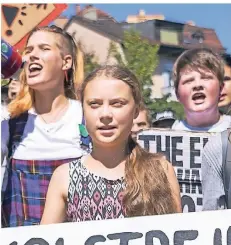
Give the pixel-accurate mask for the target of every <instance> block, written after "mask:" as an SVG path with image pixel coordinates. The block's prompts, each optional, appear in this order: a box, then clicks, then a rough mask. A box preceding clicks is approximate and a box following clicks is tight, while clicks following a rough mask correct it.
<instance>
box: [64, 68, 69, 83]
mask: <svg viewBox="0 0 231 245" xmlns="http://www.w3.org/2000/svg"><path fill="white" fill-rule="evenodd" d="M64 75H65V81H66V83H68V75H67V71H64Z"/></svg>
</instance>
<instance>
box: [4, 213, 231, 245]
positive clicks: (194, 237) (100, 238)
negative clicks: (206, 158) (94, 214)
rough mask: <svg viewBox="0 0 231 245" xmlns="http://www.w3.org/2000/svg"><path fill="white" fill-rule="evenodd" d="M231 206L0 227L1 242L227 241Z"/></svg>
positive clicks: (148, 244)
mask: <svg viewBox="0 0 231 245" xmlns="http://www.w3.org/2000/svg"><path fill="white" fill-rule="evenodd" d="M230 217H231V210H223V211H210V212H199V213H186V214H169V215H156V216H146V217H136V218H126V219H115V220H104V221H85V222H79V223H64V224H55V225H41V226H28V227H17V228H4V229H2V232H1V233H2V236H1V241H2V242H1V244H2V245H74V244H76V245H94V244H97V245H98V244H102V245H103V244H107V245H184V244H188V245H230V244H231V227H230V225H231V219H230Z"/></svg>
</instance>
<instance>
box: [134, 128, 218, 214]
mask: <svg viewBox="0 0 231 245" xmlns="http://www.w3.org/2000/svg"><path fill="white" fill-rule="evenodd" d="M212 135H214V133H201V132H186V131H174V130H164V129H162V130H161V129H148V130H144V131H142V132H140V133H139V135H138V137H137V138H138V143H139V144H140V145H141V146H142V147H144V148H145V149H147V150H148V151H150V152H153V153H156V152H161V153H163V154H164V155H165V156H166V158H167V159H168V160H169V161H170V162H171V163H172V164H173V167H174V169H175V172H176V175H177V179H178V182H179V185H180V191H181V200H182V208H183V211H184V212H195V211H201V210H202V205H203V194H202V186H201V163H202V153H203V148H204V146H205V144H206V143H207V142H208V139H209V137H210V136H212Z"/></svg>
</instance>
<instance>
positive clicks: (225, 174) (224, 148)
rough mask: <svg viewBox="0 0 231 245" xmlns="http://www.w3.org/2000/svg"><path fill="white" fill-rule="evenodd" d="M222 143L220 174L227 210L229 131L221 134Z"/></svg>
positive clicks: (230, 166) (230, 192) (230, 155)
mask: <svg viewBox="0 0 231 245" xmlns="http://www.w3.org/2000/svg"><path fill="white" fill-rule="evenodd" d="M221 141H222V173H223V183H224V190H225V199H226V204H227V207H228V208H231V181H230V179H231V130H230V129H227V130H226V131H223V132H222V133H221Z"/></svg>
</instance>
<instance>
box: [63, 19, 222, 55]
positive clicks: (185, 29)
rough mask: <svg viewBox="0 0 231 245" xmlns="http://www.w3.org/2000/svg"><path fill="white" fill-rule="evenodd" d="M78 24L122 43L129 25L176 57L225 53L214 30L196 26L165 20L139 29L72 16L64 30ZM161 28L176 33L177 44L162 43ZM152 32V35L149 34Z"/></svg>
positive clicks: (143, 23) (108, 21)
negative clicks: (203, 50) (188, 52)
mask: <svg viewBox="0 0 231 245" xmlns="http://www.w3.org/2000/svg"><path fill="white" fill-rule="evenodd" d="M73 22H75V23H78V24H80V25H82V26H84V27H86V28H88V29H90V30H93V31H95V32H98V33H99V34H101V35H103V36H106V37H108V38H110V39H112V40H114V41H116V42H122V41H123V36H124V31H125V29H124V28H123V25H131V27H133V28H134V27H135V29H137V30H139V31H141V36H142V37H143V38H144V39H147V40H148V41H149V42H150V43H151V44H153V45H154V44H158V45H160V48H161V49H162V50H169V51H171V50H173V51H174V50H175V51H174V52H176V54H177V55H178V54H179V52H182V51H183V50H185V49H192V48H199V47H207V48H212V49H214V50H216V51H219V52H221V53H223V52H224V51H225V49H224V47H223V46H222V44H221V42H220V40H219V38H218V37H217V35H216V32H215V31H214V29H209V28H202V27H198V26H192V25H188V24H183V23H177V22H171V21H166V20H150V21H146V22H142V23H138V25H139V27H137V25H136V24H129V23H116V22H114V21H111V20H110V19H104V20H97V21H95V20H89V19H86V18H83V17H80V16H73V17H72V18H71V19H70V21H69V22H68V23H67V24H66V25H65V27H64V29H67V28H68V26H69V25H70V24H71V23H73ZM150 22H153V30H150V28H151V27H150ZM162 28H164V29H165V28H167V29H169V30H173V31H176V32H177V33H178V39H179V43H178V44H173V43H166V42H165V43H164V42H161V39H160V30H161V29H162ZM126 30H127V29H126ZM151 32H153V35H150V33H151ZM195 32H200V33H202V36H203V37H204V40H203V42H202V43H200V42H198V41H197V42H195V39H194V40H193V37H192V35H193V34H194V33H195Z"/></svg>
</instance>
